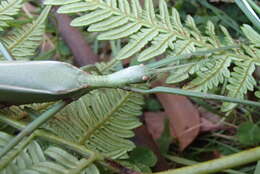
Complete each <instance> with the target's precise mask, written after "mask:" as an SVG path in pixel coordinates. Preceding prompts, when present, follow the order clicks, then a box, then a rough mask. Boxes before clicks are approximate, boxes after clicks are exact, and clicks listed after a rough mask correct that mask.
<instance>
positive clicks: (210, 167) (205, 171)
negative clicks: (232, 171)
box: [154, 147, 260, 174]
mask: <svg viewBox="0 0 260 174" xmlns="http://www.w3.org/2000/svg"><path fill="white" fill-rule="evenodd" d="M259 159H260V147H257V148H253V149H250V150H246V151H243V152H239V153H236V154H234V155H229V156H226V157H222V158H219V159H215V160H211V161H207V162H202V163H199V164H195V165H192V166H188V167H183V168H179V169H174V170H168V171H164V172H157V173H154V174H209V173H215V172H220V171H223V170H225V169H229V168H234V167H237V166H241V165H245V164H248V163H251V162H255V161H258V160H259Z"/></svg>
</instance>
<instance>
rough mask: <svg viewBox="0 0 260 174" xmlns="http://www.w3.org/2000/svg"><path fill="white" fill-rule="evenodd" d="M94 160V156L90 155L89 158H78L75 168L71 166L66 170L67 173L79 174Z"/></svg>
mask: <svg viewBox="0 0 260 174" xmlns="http://www.w3.org/2000/svg"><path fill="white" fill-rule="evenodd" d="M95 160H96V157H95V156H91V157H90V158H89V159H82V160H80V162H79V164H78V165H77V168H73V169H71V170H69V171H68V173H69V174H80V173H81V172H82V171H83V170H84V169H86V168H87V167H88V166H89V165H91V164H92V163H93V162H94V161H95Z"/></svg>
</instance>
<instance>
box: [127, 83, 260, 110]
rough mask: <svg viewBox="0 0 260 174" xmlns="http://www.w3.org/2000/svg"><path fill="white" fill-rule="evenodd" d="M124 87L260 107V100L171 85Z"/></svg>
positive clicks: (139, 91) (146, 92)
mask: <svg viewBox="0 0 260 174" xmlns="http://www.w3.org/2000/svg"><path fill="white" fill-rule="evenodd" d="M122 89H125V90H129V91H134V92H138V93H144V94H151V93H168V94H176V95H184V96H188V97H196V98H202V99H211V100H219V101H224V102H231V103H240V104H245V105H251V106H256V107H260V102H254V101H250V100H242V99H238V98H232V97H226V96H221V95H215V94H206V93H202V92H194V91H189V90H183V89H177V88H170V87H156V88H153V89H150V90H144V89H138V88H131V87H124V88H122Z"/></svg>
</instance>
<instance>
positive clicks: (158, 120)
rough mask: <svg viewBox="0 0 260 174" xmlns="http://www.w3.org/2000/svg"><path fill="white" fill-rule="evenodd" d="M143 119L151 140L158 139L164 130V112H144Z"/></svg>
mask: <svg viewBox="0 0 260 174" xmlns="http://www.w3.org/2000/svg"><path fill="white" fill-rule="evenodd" d="M144 119H145V124H146V127H147V129H148V131H149V133H150V134H151V135H152V137H153V139H154V140H156V139H158V138H160V137H161V134H162V133H163V130H164V120H165V119H166V114H165V113H164V112H145V113H144Z"/></svg>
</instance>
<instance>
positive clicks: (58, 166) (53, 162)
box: [0, 132, 99, 174]
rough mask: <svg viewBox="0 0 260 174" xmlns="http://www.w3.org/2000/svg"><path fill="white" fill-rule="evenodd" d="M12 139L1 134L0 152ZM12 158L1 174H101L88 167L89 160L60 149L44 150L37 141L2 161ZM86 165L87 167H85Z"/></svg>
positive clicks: (92, 167) (92, 166)
mask: <svg viewBox="0 0 260 174" xmlns="http://www.w3.org/2000/svg"><path fill="white" fill-rule="evenodd" d="M12 138H13V137H12V136H10V135H8V134H6V133H3V132H0V150H1V149H2V148H3V147H4V146H6V145H7V143H8V142H9V141H10V140H11V139H12ZM10 158H12V159H13V160H11V162H10V163H9V164H8V165H7V166H6V167H5V168H4V169H2V170H0V174H11V173H14V174H15V173H19V174H50V173H52V174H67V173H70V174H78V173H79V172H78V171H81V172H80V173H81V174H99V171H98V169H97V167H96V166H95V165H94V164H90V165H89V166H88V165H87V159H84V158H82V159H81V160H79V159H78V158H76V157H75V156H73V155H71V154H70V153H68V152H66V151H65V150H63V149H61V148H58V147H49V148H47V149H46V150H44V149H43V148H42V147H41V146H40V145H39V144H38V143H37V141H32V142H31V143H30V144H29V145H28V146H27V147H26V148H25V149H24V150H23V151H22V152H20V153H18V154H16V149H14V150H13V151H11V152H10V153H9V154H8V155H7V156H5V158H4V159H2V160H8V161H10ZM2 162H3V161H2ZM84 164H86V165H85V166H84ZM75 169H77V171H75Z"/></svg>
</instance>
